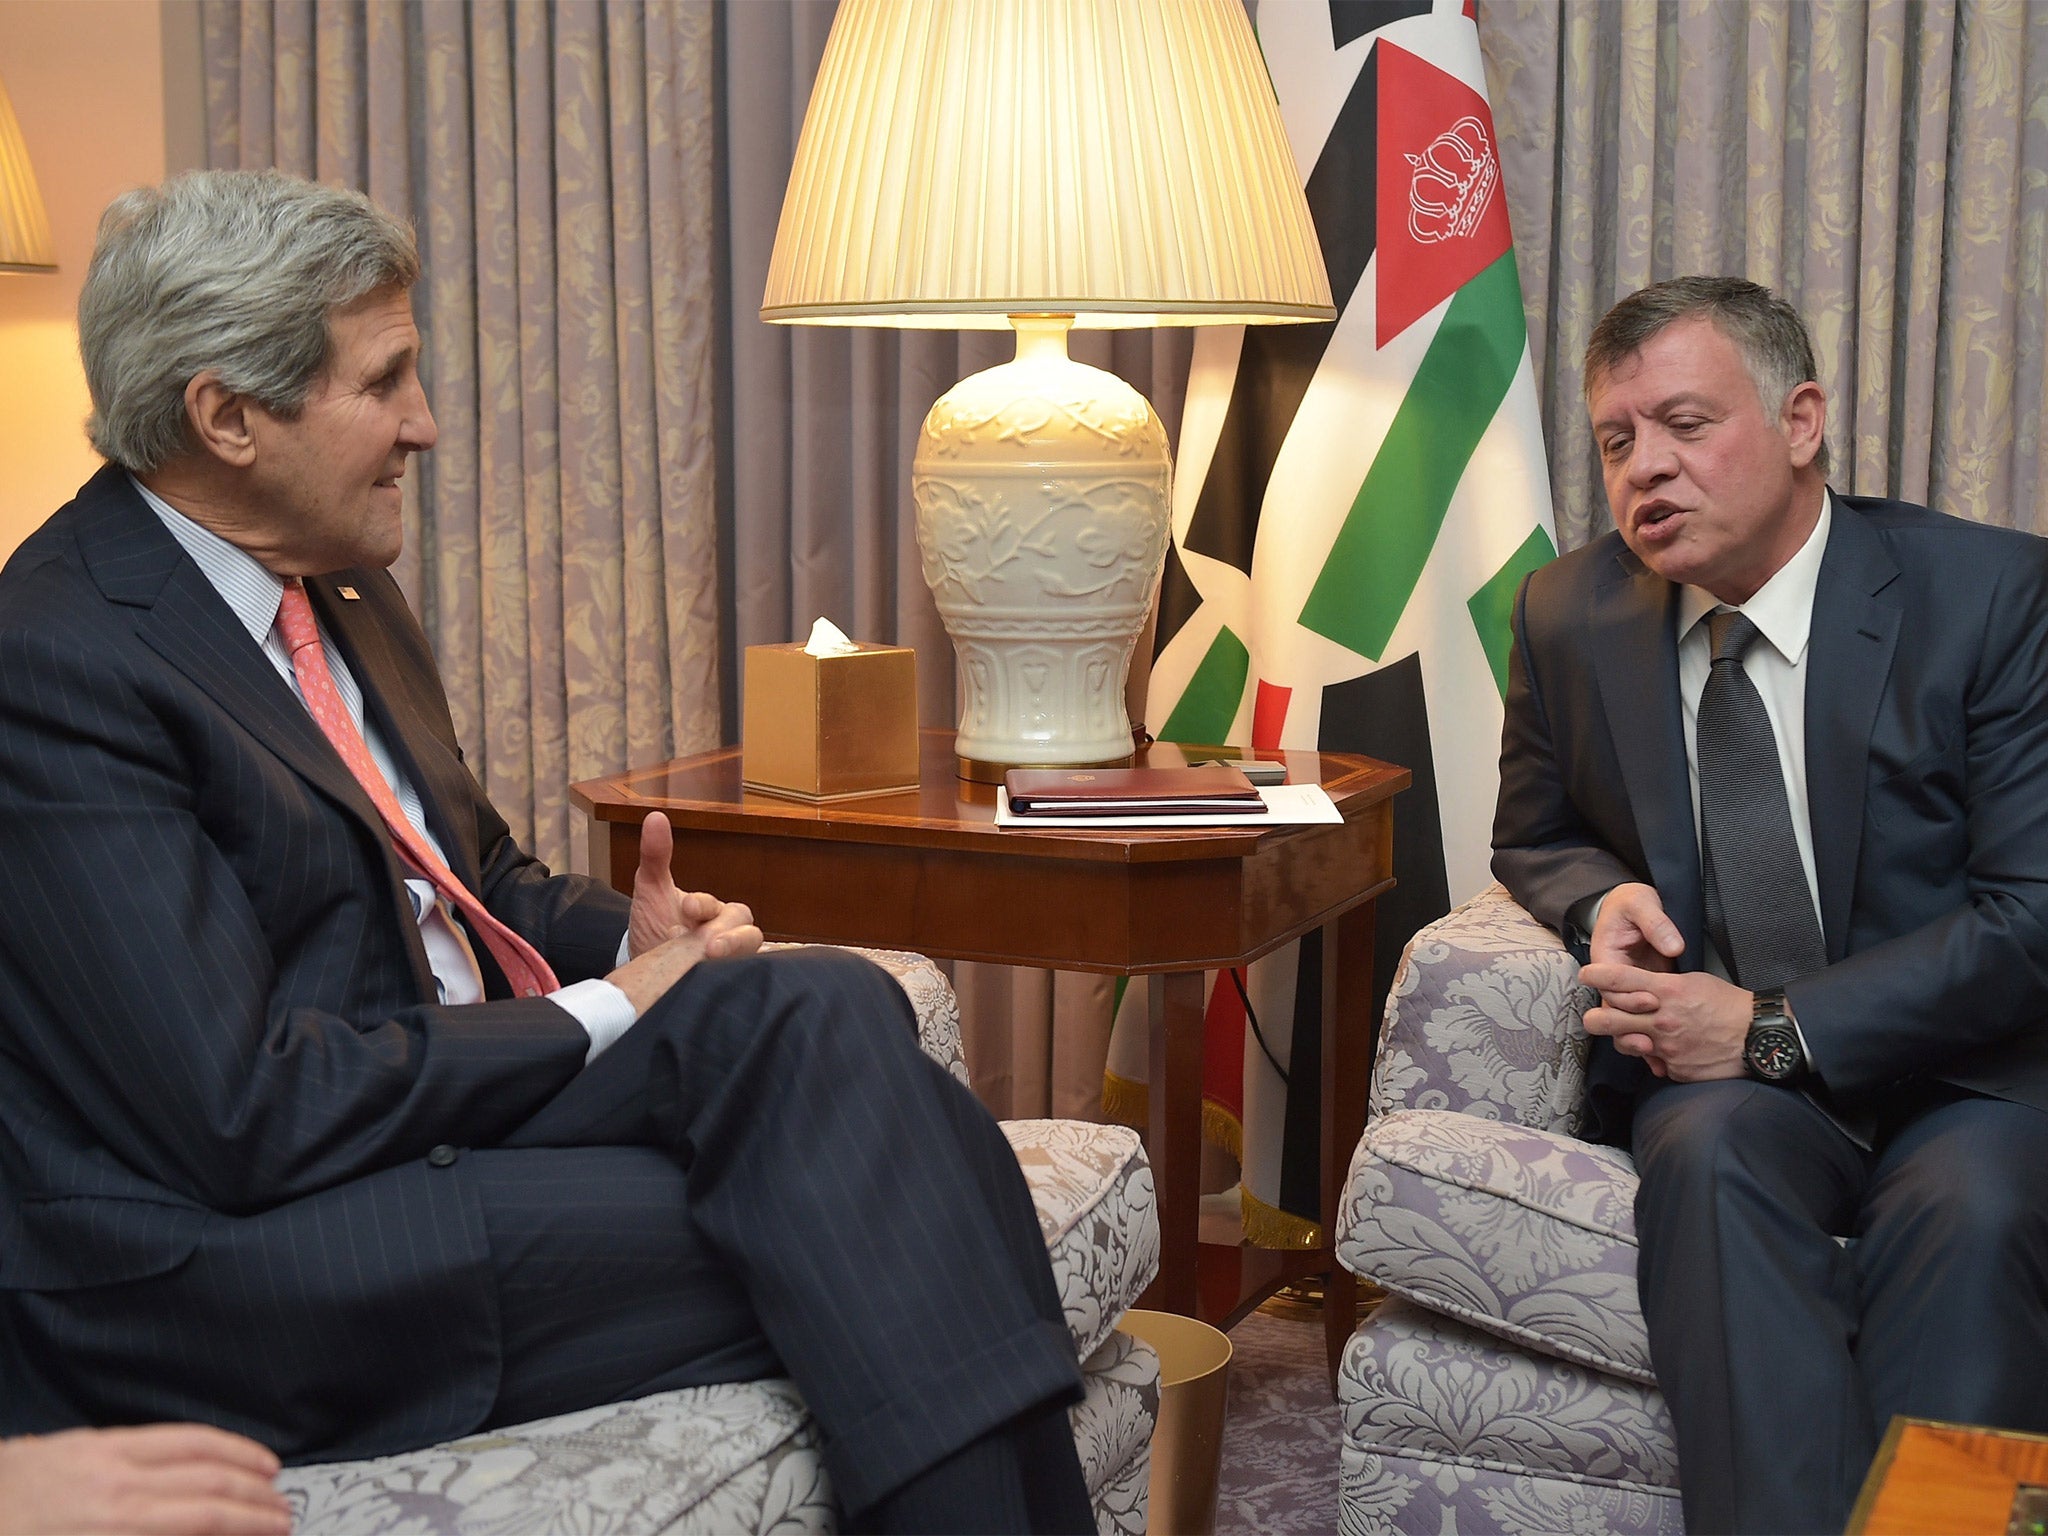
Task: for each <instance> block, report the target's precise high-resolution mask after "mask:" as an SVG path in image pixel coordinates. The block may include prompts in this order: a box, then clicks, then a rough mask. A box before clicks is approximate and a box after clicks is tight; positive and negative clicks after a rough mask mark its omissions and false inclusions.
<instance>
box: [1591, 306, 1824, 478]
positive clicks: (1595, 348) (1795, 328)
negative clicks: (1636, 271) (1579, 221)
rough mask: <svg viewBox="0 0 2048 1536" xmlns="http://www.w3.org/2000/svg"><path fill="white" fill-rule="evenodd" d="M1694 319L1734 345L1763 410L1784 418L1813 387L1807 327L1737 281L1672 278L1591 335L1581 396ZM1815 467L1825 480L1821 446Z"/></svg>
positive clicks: (1789, 310)
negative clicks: (1805, 388)
mask: <svg viewBox="0 0 2048 1536" xmlns="http://www.w3.org/2000/svg"><path fill="white" fill-rule="evenodd" d="M1695 319H1705V320H1710V321H1712V322H1713V325H1714V328H1715V329H1716V330H1718V331H1719V332H1720V333H1721V334H1722V335H1723V336H1726V337H1727V338H1728V339H1729V340H1730V341H1732V342H1734V343H1735V346H1736V349H1737V350H1738V351H1740V352H1741V353H1742V361H1743V363H1744V365H1745V366H1746V367H1747V368H1748V370H1749V377H1750V379H1751V381H1752V382H1753V383H1754V384H1755V385H1756V395H1757V398H1758V399H1759V400H1761V401H1762V402H1763V403H1764V409H1765V410H1767V411H1772V412H1776V411H1780V410H1783V409H1784V406H1785V401H1786V400H1787V399H1788V398H1790V396H1791V394H1792V391H1793V390H1795V389H1797V388H1798V387H1799V386H1800V385H1802V384H1805V383H1807V382H1809V381H1814V382H1818V380H1819V377H1820V370H1819V369H1818V368H1816V367H1815V366H1814V362H1813V338H1812V337H1811V336H1810V335H1809V334H1808V333H1807V329H1806V322H1805V321H1804V320H1802V319H1800V318H1799V311H1798V310H1796V309H1794V308H1793V307H1792V306H1791V305H1790V304H1787V303H1786V302H1785V301H1784V300H1783V299H1781V298H1779V297H1778V296H1777V295H1776V294H1775V293H1773V292H1771V290H1770V289H1768V288H1766V287H1764V286H1763V285H1762V284H1761V283H1752V282H1750V281H1749V280H1748V279H1746V278H1740V277H1673V278H1668V279H1666V280H1665V281H1664V282H1661V283H1652V284H1651V285H1650V286H1649V287H1647V288H1641V289H1638V290H1637V291H1636V292H1634V293H1632V294H1630V295H1629V296H1628V297H1627V298H1625V299H1623V300H1622V301H1621V302H1620V303H1619V304H1617V305H1615V306H1614V308H1612V309H1610V310H1609V311H1607V313H1606V314H1605V315H1604V316H1602V317H1601V320H1600V323H1599V324H1598V325H1596V326H1594V327H1593V334H1592V336H1590V337H1589V338H1588V339H1587V341H1586V370H1585V383H1586V388H1587V389H1588V390H1590V389H1592V387H1593V385H1594V383H1595V382H1596V381H1597V380H1599V378H1600V377H1601V376H1602V375H1603V374H1605V373H1607V372H1608V371H1609V370H1610V369H1612V368H1613V367H1615V366H1616V365H1617V364H1618V363H1620V362H1622V361H1623V360H1624V359H1626V358H1630V357H1633V356H1635V354H1636V353H1638V352H1640V351H1642V349H1643V348H1644V347H1645V346H1647V345H1648V344H1649V342H1650V339H1651V338H1652V337H1653V336H1656V335H1657V334H1658V333H1659V332H1661V331H1663V330H1664V329H1665V328H1667V327H1668V326H1672V325H1675V324H1677V323H1678V322H1679V321H1681V320H1695ZM1813 462H1814V465H1815V467H1816V468H1818V469H1819V470H1820V472H1821V473H1822V474H1823V475H1825V474H1826V473H1827V472H1828V445H1827V440H1826V439H1825V438H1823V439H1822V440H1821V445H1820V452H1819V453H1818V454H1816V455H1815V456H1814V461H1813Z"/></svg>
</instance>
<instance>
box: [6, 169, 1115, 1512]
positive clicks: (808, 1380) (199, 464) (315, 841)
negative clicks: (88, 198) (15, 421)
mask: <svg viewBox="0 0 2048 1536" xmlns="http://www.w3.org/2000/svg"><path fill="white" fill-rule="evenodd" d="M417 275H418V261H417V257H416V255H415V252H414V247H413V243H412V237H411V233H410V231H409V230H407V229H406V228H405V227H404V226H403V225H402V224H399V223H397V222H396V221H394V220H392V219H391V218H390V217H389V216H387V215H385V214H383V213H381V212H380V211H378V210H377V209H375V208H374V207H373V206H372V205H371V204H370V203H369V202H368V200H367V199H364V198H362V197H360V196H359V195H357V194H353V193H346V192H340V191H335V190H331V189H325V188H318V187H314V186H312V185H311V184H309V183H305V182H301V181H297V180H294V179H292V178H289V177H285V176H281V175H278V174H276V173H263V174H250V173H206V174H201V175H196V176H191V177H186V178H180V179H179V180H177V181H174V182H170V183H167V184H166V185H165V186H163V187H161V188H157V189H153V190H148V191H143V192H138V193H133V194H130V195H128V196H126V197H124V198H122V199H120V200H118V201H117V202H116V203H115V204H114V206H113V207H112V208H110V209H109V211H108V213H107V215H106V217H105V219H104V220H103V221H102V224H101V229H100V238H99V243H98V247H97V249H96V251H95V253H94V256H93V261H92V266H91V270H90V271H89V273H88V275H87V279H86V283H85V288H84V292H83V294H82V296H81V300H80V346H81V352H82V354H83V357H84V361H85V365H86V372H87V378H88V381H89V383H90V386H91V389H92V396H93V406H94V412H93V418H92V422H91V424H90V431H91V433H92V437H93V441H94V443H95V445H96V446H97V447H98V448H99V449H100V450H101V452H102V453H103V454H104V455H105V456H106V457H107V459H108V460H109V463H108V467H107V468H106V469H105V470H103V471H102V472H101V473H100V474H98V475H96V476H95V477H94V478H93V479H92V481H91V482H90V483H88V484H87V485H86V486H85V487H84V489H83V490H82V491H81V492H80V493H79V496H78V498H77V499H76V500H75V501H73V502H71V503H70V504H69V505H68V506H66V507H64V508H63V509H62V510H60V511H59V512H58V513H57V514H56V515H55V516H54V517H52V518H51V520H50V521H49V522H48V523H47V524H46V525H45V526H44V527H43V528H42V529H40V530H39V531H38V532H37V533H36V534H34V535H33V536H32V537H31V538H30V539H29V540H28V541H27V542H26V543H25V544H24V545H23V546H22V548H21V549H20V551H19V552H18V553H17V554H16V555H15V557H14V558H13V559H12V560H11V561H10V562H9V563H8V565H7V567H6V570H5V572H4V574H0V869H4V870H5V872H6V877H7V884H8V891H9V896H8V903H7V912H6V914H5V918H4V920H0V1302H4V1303H5V1306H4V1310H0V1345H5V1346H6V1348H7V1353H6V1354H5V1355H0V1370H4V1372H5V1374H7V1375H8V1376H9V1377H10V1379H9V1380H7V1381H6V1382H5V1383H4V1385H0V1431H8V1430H15V1431H19V1430H41V1429H49V1428H58V1427H62V1426H65V1425H69V1424H80V1423H103V1424H106V1423H135V1422H140V1421H144V1420H148V1419H157V1418H193V1419H199V1420H203V1421H207V1422H210V1423H213V1424H216V1425H219V1426H221V1427H223V1428H226V1429H229V1430H233V1431H237V1432H240V1433H243V1434H247V1435H250V1436H252V1437H254V1438H256V1439H258V1440H261V1441H264V1442H266V1443H267V1444H269V1445H270V1446H272V1447H273V1448H274V1449H276V1450H277V1451H279V1452H280V1453H281V1454H283V1455H284V1456H285V1457H287V1458H288V1459H311V1458H328V1457H342V1456H357V1455H367V1454H373V1453H377V1452H381V1451H389V1450H393V1449H396V1448H400V1447H404V1446H409V1445H417V1444H423V1443H428V1442H431V1441H434V1440H437V1439H442V1438H446V1437H449V1436H452V1435H456V1434H460V1433H463V1432H466V1431H469V1430H473V1429H476V1428H478V1427H479V1426H487V1425H493V1424H502V1423H507V1422H514V1421H518V1420H523V1419H530V1418H534V1417H538V1416H541V1415H545V1414H551V1413H557V1412H562V1411H566V1410H570V1409H574V1408H577V1407H580V1406H587V1405H590V1404H593V1403H598V1402H603V1401H609V1400H615V1399H618V1398H621V1397H625V1396H629V1395H637V1394H641V1393H646V1392H652V1391H656V1390H661V1389H665V1388H670V1387H677V1386H685V1385H694V1384H699V1383H706V1382H717V1381H730V1380H739V1379H746V1378H750V1377H758V1376H763V1375H773V1374H781V1373H784V1372H786V1373H787V1374H789V1375H790V1376H792V1377H793V1378H794V1379H795V1380H796V1382H797V1383H798V1385H799V1387H800V1388H801V1389H802V1391H803V1393H804V1396H805V1398H806V1400H807V1402H808V1403H809V1405H810V1407H811V1409H812V1412H813V1414H814V1416H815V1417H816V1419H817V1421H818V1423H819V1426H820V1428H821V1430H822V1432H823V1437H824V1442H825V1459H826V1464H827V1466H828V1468H829V1470H830V1471H831V1473H832V1476H833V1480H834V1485H835V1488H836V1490H837V1493H838V1495H839V1498H840V1500H841V1503H842V1505H843V1507H845V1508H846V1509H847V1510H848V1511H849V1514H850V1515H851V1517H852V1521H853V1523H854V1524H855V1525H857V1526H868V1527H872V1528H902V1529H935V1530H947V1529H967V1528H970V1527H973V1528H987V1529H998V1528H1015V1529H1023V1528H1026V1527H1035V1528H1066V1529H1078V1528H1082V1527H1084V1526H1088V1525H1090V1524H1092V1522H1091V1519H1090V1516H1089V1511H1088V1504H1087V1497H1086V1492H1085V1488H1084V1486H1083V1484H1082V1482H1081V1476H1080V1471H1079V1465H1078V1462H1077V1460H1076V1457H1075V1453H1074V1448H1073V1445H1072V1442H1071V1440H1070V1438H1069V1436H1068V1433H1067V1429H1066V1416H1065V1413H1064V1406H1065V1404H1066V1403H1067V1402H1069V1401H1071V1400H1072V1398H1073V1397H1074V1395H1075V1394H1076V1392H1077V1389H1078V1372H1077V1369H1076V1366H1075V1362H1074V1359H1073V1355H1072V1348H1071V1345H1070V1343H1069V1342H1068V1338H1067V1334H1066V1330H1065V1327H1064V1325H1063V1323H1062V1321H1061V1311H1060V1305H1059V1299H1058V1296H1057V1295H1056V1293H1055V1290H1054V1286H1053V1282H1052V1277H1051V1273H1050V1267H1049V1265H1048V1262H1047V1259H1046V1256H1045V1249H1044V1246H1043V1243H1042V1240H1041V1239H1040V1236H1039V1233H1038V1228H1037V1222H1036V1219H1035V1216H1034V1213H1033V1211H1032V1207H1031V1202H1030V1198H1029V1194H1028V1191H1027V1190H1026V1188H1025V1185H1024V1182H1023V1178H1022V1175H1021V1173H1020V1171H1019V1169H1018V1168H1017V1166H1016V1162H1015V1159H1014V1157H1013V1156H1012V1155H1011V1153H1010V1151H1009V1148H1008V1144H1007V1143H1006V1141H1005V1140H1004V1138H1003V1137H1002V1135H1001V1133H1000V1131H999V1130H998V1129H997V1127H996V1126H995V1123H994V1122H993V1121H992V1120H991V1119H990V1118H989V1116H988V1115H987V1114H986V1113H985V1112H984V1111H983V1110H982V1109H981V1107H980V1106H979V1105H978V1104H977V1103H975V1102H974V1100H973V1098H972V1096H971V1095H969V1094H967V1093H966V1092H965V1091H964V1090H962V1089H960V1088H959V1086H958V1085H957V1084H955V1083H953V1082H952V1081H951V1080H950V1079H949V1078H948V1077H947V1076H946V1074H945V1073H944V1072H942V1071H941V1070H939V1069H938V1068H937V1067H936V1066H934V1065H933V1064H932V1063H930V1062H929V1061H927V1060H926V1059H925V1058H924V1057H923V1056H922V1055H921V1054H920V1053H919V1052H918V1051H917V1049H916V1045H915V1040H914V1035H913V1030H912V1027H911V1019H910V1015H909V1011H908V1004H907V1002H906V1000H905V999H904V997H903V996H902V993H901V992H900V990H899V989H898V988H897V987H896V986H895V985H894V984H893V983H892V982H891V981H890V980H889V978H887V977H886V976H885V975H884V974H883V973H882V972H880V971H878V970H877V969H875V968H874V967H873V966H870V965H867V964H865V963H864V962H860V961H857V960H855V959H853V958H852V957H850V956H845V955H842V954H837V953H834V952H807V953H803V954H799V955H794V956H787V957H776V958H773V959H769V958H764V957H760V956H756V955H754V954H753V953H752V952H753V951H754V949H755V948H756V947H757V946H758V944H759V942H760V933H759V930H758V929H757V928H755V927H754V926H753V922H752V916H751V914H750V913H748V912H747V911H746V909H745V908H744V907H739V906H734V905H730V904H727V903H723V902H720V901H718V900H717V899H715V898H713V897H711V896H709V895H706V894H704V893H701V892H694V893H685V892H682V891H679V890H678V889H677V887H676V885H675V883H674V880H673V878H672V877H671V875H670V872H669V864H670V851H671V849H670V837H669V832H668V827H667V824H666V823H665V822H664V821H663V820H662V819H661V818H660V817H658V816H657V817H650V818H649V819H648V824H647V827H646V829H645V834H644V837H643V858H642V862H641V866H640V869H639V873H638V876H637V878H636V882H635V890H634V895H633V897H632V899H631V901H630V902H629V901H628V900H627V899H626V898H625V897H622V896H619V895H617V894H615V893H613V892H611V891H609V890H607V889H604V888H602V887H600V886H598V885H596V884H595V883H594V882H591V881H589V880H585V879H581V878H578V877H574V876H563V875H553V874H550V873H549V872H548V871H547V870H546V869H545V868H543V867H542V866H541V865H539V864H538V863H537V862H535V861H534V860H533V859H531V858H529V857H528V856H527V855H526V854H525V853H524V852H523V851H521V850H520V849H519V847H518V846H517V845H516V844H515V843H514V842H513V840H512V838H511V837H510V836H509V835H508V832H507V829H506V826H505V823H504V821H503V820H502V818H501V817H500V816H499V815H498V813H497V812H496V811H495V810H494V809H493V807H492V806H491V804H490V802H489V800H488V799H487V798H486V797H485V795H484V793H483V791H482V790H481V788H480V787H479V786H478V784H477V783H476V781H475V779H474V778H473V777H472V776H471V775H470V773H469V772H468V770H467V769H466V767H465V766H464V764H463V762H462V757H461V751H460V748H459V747H458V745H457V743H456V739H455V733H454V730H453V727H452V724H451V722H450V719H449V714H448V708H447V701H446V698H445V696H444V695H443V693H442V690H441V686H440V683H439V680H438V677H437V675H436V672H435V668H434V662H433V658H432V656H431V654H430V653H429V650H428V647H427V643H426V639H425V636H424V635H423V634H422V632H421V630H420V628H419V626H418V625H417V624H416V623H415V622H414V620H413V618H412V616H411V614H410V613H409V611H408V610H407V608H406V605H405V603H404V601H403V599H402V597H401V595H400V593H399V591H398V588H397V586H396V585H395V584H394V583H393V582H392V581H391V579H390V577H389V576H388V575H387V574H386V570H385V568H386V567H387V566H388V565H389V564H390V563H391V561H392V560H393V559H394V558H395V557H396V555H397V553H398V549H399V534H400V517H399V489H398V482H399V479H400V477H401V476H402V475H403V473H404V471H405V468H406V465H407V461H408V459H409V457H410V456H411V455H412V454H414V453H418V452H424V451H426V450H427V449H429V448H431V447H432V446H433V443H434V432H435V428H434V422H433V418H432V415H431V414H430V412H429V410H428V407H427V402H426V398H425V395H424V393H423V392H422V389H421V385H420V379H419V375H418V373H417V368H416V365H417V362H418V352H419V337H418V333H417V331H416V330H415V328H414V325H413V319H412V312H411V305H410V300H409V290H410V288H411V285H412V283H413V282H414V280H415V279H416V277H417ZM10 1335H11V1337H10ZM10 1362H11V1364H10Z"/></svg>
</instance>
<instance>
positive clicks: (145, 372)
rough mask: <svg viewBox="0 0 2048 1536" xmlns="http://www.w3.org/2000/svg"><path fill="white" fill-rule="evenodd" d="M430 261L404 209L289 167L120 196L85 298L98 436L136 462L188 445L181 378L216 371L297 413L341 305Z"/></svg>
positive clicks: (103, 445) (88, 371)
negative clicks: (396, 213) (393, 211)
mask: <svg viewBox="0 0 2048 1536" xmlns="http://www.w3.org/2000/svg"><path fill="white" fill-rule="evenodd" d="M419 273H420V258H419V250H418V247H417V246H415V244H414V243H413V235H412V230H411V228H410V227H409V226H408V225H406V224H405V223H404V222H403V221H401V220H399V219H396V218H393V217H392V216H391V215H390V214H388V213H386V212H384V210H383V209H381V208H379V207H377V205H376V204H374V203H372V202H371V201H370V200H369V199H368V198H367V197H365V196H363V194H362V193H360V192H352V191H348V190H345V189H343V188H339V187H323V186H317V185H315V184H314V183H312V182H310V181H301V180H300V179H299V178H297V177H295V176H287V175H285V174H284V173H283V172H281V171H194V172H191V173H190V174H188V175H184V176H178V177H174V178H173V179H171V180H169V181H166V182H165V183H164V184H163V185H162V186H158V187H145V188H143V189H141V190H140V191H136V192H129V193H126V194H124V195H122V196H121V197H117V198H116V199H114V201H113V203H112V204H110V205H109V206H108V208H107V211H106V212H105V213H104V214H103V215H101V217H100V228H99V238H98V241H97V243H96V244H95V245H94V247H93V253H92V264H91V265H90V266H89V267H88V268H87V269H86V274H85V286H84V288H83V290H82V291H81V292H80V293H79V296H78V350H79V353H80V355H81V356H82V357H83V359H84V362H85V380H86V385H87V387H88V388H89V389H90V390H91V391H92V416H91V418H90V419H89V420H88V421H87V423H86V433H87V435H88V436H89V437H91V439H92V445H93V447H95V448H96V449H98V450H99V451H100V453H101V454H103V455H104V456H105V457H106V458H108V459H109V460H111V461H112V462H113V463H116V464H119V465H121V466H122V467H123V468H125V469H128V470H131V471H134V472H135V473H138V474H146V473H148V472H149V471H151V470H154V469H157V468H160V467H161V466H162V465H163V464H165V463H166V462H168V461H169V460H171V459H174V458H176V457H178V456H179V455H180V454H182V453H184V452H186V451H187V450H188V449H190V448H191V447H193V446H194V443H193V439H192V436H191V433H190V429H189V426H188V424H187V422H186V419H185V386H186V385H187V384H189V383H190V382H191V381H192V379H193V378H195V377H196V376H197V375H199V374H201V373H204V372H207V371H208V370H211V371H212V372H214V373H216V374H218V375H219V376H220V379H221V382H222V383H223V384H225V385H226V386H227V387H228V388H229V389H232V390H234V391H236V392H237V393H238V394H245V395H248V396H249V397H251V398H252V399H254V400H255V401H257V402H258V403H259V404H261V405H262V406H263V408H264V409H265V410H267V411H269V412H271V413H272V414H274V415H277V416H281V417H284V418H286V419H290V418H293V417H296V416H297V415H298V413H299V411H300V409H301V408H302V407H303V406H304V405H305V402H306V396H307V394H308V392H309V391H310V390H311V389H312V387H313V383H314V381H315V380H316V379H317V378H318V377H319V376H320V372H321V370H322V369H323V368H324V367H325V366H326V364H327V358H328V345H329V336H328V327H327V319H328V315H329V314H330V312H332V311H333V310H335V309H337V308H339V307H340V306H342V305H345V304H351V303H353V302H355V301H356V300H357V299H360V298H362V297H363V296H364V295H365V294H368V293H373V292H375V291H376V290H377V289H380V288H388V287H398V288H410V287H411V286H412V285H413V283H414V282H416V281H417V280H418V278H419Z"/></svg>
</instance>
